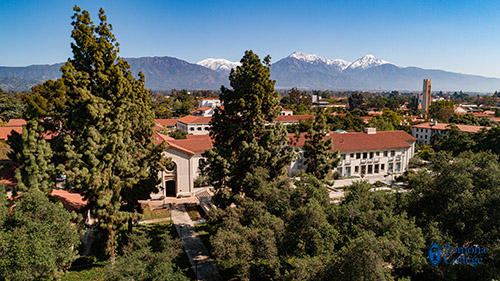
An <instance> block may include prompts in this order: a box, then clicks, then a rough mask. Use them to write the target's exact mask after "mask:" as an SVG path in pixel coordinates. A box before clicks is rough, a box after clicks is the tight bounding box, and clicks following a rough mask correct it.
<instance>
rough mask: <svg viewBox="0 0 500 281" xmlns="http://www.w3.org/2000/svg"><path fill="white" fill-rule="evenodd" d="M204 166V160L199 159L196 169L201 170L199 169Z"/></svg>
mask: <svg viewBox="0 0 500 281" xmlns="http://www.w3.org/2000/svg"><path fill="white" fill-rule="evenodd" d="M204 164H205V158H200V159H199V160H198V169H201V167H203V165H204Z"/></svg>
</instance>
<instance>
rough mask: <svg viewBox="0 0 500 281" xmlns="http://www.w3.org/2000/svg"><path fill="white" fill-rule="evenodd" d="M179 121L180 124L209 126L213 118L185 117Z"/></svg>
mask: <svg viewBox="0 0 500 281" xmlns="http://www.w3.org/2000/svg"><path fill="white" fill-rule="evenodd" d="M177 120H178V121H179V122H182V123H186V124H208V123H210V120H212V117H203V116H194V115H188V116H184V117H182V118H179V119H177Z"/></svg>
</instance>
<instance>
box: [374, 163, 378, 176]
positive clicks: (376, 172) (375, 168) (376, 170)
mask: <svg viewBox="0 0 500 281" xmlns="http://www.w3.org/2000/svg"><path fill="white" fill-rule="evenodd" d="M374 170H375V171H374V172H375V174H378V164H375V167H374Z"/></svg>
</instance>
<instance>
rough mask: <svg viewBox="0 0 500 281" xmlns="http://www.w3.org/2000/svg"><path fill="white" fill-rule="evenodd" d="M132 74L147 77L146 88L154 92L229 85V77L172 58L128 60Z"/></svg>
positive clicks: (216, 88) (215, 87)
mask: <svg viewBox="0 0 500 281" xmlns="http://www.w3.org/2000/svg"><path fill="white" fill-rule="evenodd" d="M126 60H127V61H128V62H129V63H130V67H131V69H132V73H133V74H134V75H136V74H137V73H138V72H139V71H142V72H143V73H144V75H146V87H147V88H148V89H153V90H170V89H193V90H197V89H200V90H202V89H203V90H218V89H220V86H221V85H228V84H229V80H228V78H227V76H225V75H223V74H221V73H218V72H216V71H214V70H211V69H208V68H206V67H203V66H200V65H196V64H192V63H189V62H186V61H183V60H180V59H176V58H172V57H143V58H127V59H126Z"/></svg>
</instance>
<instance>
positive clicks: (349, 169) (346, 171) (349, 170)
mask: <svg viewBox="0 0 500 281" xmlns="http://www.w3.org/2000/svg"><path fill="white" fill-rule="evenodd" d="M345 176H346V177H350V176H351V167H345Z"/></svg>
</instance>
